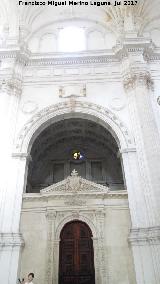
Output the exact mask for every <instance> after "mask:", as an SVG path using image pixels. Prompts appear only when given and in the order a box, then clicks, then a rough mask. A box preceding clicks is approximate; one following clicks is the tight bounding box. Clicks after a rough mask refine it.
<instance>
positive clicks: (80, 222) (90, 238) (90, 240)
mask: <svg viewBox="0 0 160 284" xmlns="http://www.w3.org/2000/svg"><path fill="white" fill-rule="evenodd" d="M70 224H75V226H77V228H78V227H79V226H80V225H81V224H82V225H83V226H84V227H83V228H85V230H87V240H88V241H89V242H90V246H89V250H90V263H91V267H92V273H93V274H94V283H95V264H94V248H93V235H92V231H91V228H90V227H89V226H88V225H87V224H86V223H85V222H83V221H81V220H72V221H70V222H68V223H66V224H65V225H64V227H63V228H62V230H61V234H65V233H64V232H65V230H66V229H67V226H69V225H70ZM61 234H60V243H59V270H58V283H59V282H60V279H59V278H60V275H61V274H60V272H61V269H62V267H61V265H60V258H61V260H62V258H63V241H65V240H67V239H65V238H62V235H61ZM74 237H75V236H74ZM85 238H86V237H85ZM73 240H75V238H74V239H72V241H73ZM79 240H83V238H81V237H79ZM79 252H80V251H79ZM74 256H75V255H74ZM92 280H93V279H92Z"/></svg>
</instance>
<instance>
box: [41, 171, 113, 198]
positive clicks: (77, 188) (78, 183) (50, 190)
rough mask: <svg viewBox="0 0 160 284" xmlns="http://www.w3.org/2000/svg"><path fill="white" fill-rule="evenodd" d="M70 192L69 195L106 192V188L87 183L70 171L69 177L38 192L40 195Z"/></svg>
mask: <svg viewBox="0 0 160 284" xmlns="http://www.w3.org/2000/svg"><path fill="white" fill-rule="evenodd" d="M57 191H59V192H62V191H63V192H66V193H68V192H71V193H74V194H76V193H81V192H85V193H86V192H105V193H107V192H108V187H106V186H103V185H100V184H96V183H94V182H91V181H88V180H86V179H84V178H81V177H80V176H78V172H76V171H75V170H73V171H72V173H71V175H70V176H68V177H67V178H66V179H64V180H63V181H60V182H58V183H55V184H53V185H51V186H49V187H47V188H44V189H42V190H40V193H41V194H43V195H44V194H54V192H57Z"/></svg>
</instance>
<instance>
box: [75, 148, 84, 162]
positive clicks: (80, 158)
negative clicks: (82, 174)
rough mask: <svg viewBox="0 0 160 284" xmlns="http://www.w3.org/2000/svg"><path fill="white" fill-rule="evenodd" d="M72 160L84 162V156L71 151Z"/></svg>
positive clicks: (78, 152) (77, 151)
mask: <svg viewBox="0 0 160 284" xmlns="http://www.w3.org/2000/svg"><path fill="white" fill-rule="evenodd" d="M72 159H73V160H74V161H81V160H84V154H83V153H82V152H81V151H80V150H73V151H72Z"/></svg>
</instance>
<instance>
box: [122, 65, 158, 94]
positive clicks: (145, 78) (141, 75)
mask: <svg viewBox="0 0 160 284" xmlns="http://www.w3.org/2000/svg"><path fill="white" fill-rule="evenodd" d="M123 86H124V89H125V91H126V92H128V91H130V90H133V89H135V88H136V87H137V86H144V87H145V88H147V89H148V90H153V80H152V78H151V74H150V73H149V72H148V71H138V70H137V72H136V71H135V70H134V71H128V72H126V74H125V75H124V77H123Z"/></svg>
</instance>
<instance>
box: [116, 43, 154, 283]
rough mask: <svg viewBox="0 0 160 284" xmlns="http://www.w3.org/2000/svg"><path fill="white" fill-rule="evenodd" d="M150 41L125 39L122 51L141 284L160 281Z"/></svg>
mask: <svg viewBox="0 0 160 284" xmlns="http://www.w3.org/2000/svg"><path fill="white" fill-rule="evenodd" d="M151 48H152V46H150V43H149V42H148V41H146V42H145V40H144V39H143V41H141V42H140V40H138V41H137V43H136V40H131V39H130V40H129V41H128V42H127V41H124V43H123V44H122V46H121V48H120V49H119V51H118V54H119V56H120V60H121V67H122V78H123V85H124V90H125V92H126V96H127V100H128V110H129V114H130V123H131V127H132V131H133V134H134V139H135V145H136V151H135V153H134V152H133V153H131V152H127V151H126V152H125V151H122V158H123V166H124V172H125V177H126V184H127V190H128V198H129V207H130V212H131V219H132V229H131V234H130V237H129V240H130V243H131V246H132V251H133V256H134V264H135V271H136V280H137V284H150V283H152V284H158V283H159V282H160V269H159V267H158V262H159V255H160V254H159V240H158V239H159V237H158V235H159V229H158V228H159V222H160V221H159V220H160V209H159V202H160V193H159V186H160V179H159V177H160V175H159V168H160V143H159V142H160V137H159V134H158V129H157V125H156V121H155V118H154V113H153V110H152V105H151V92H153V91H154V83H153V80H152V77H151V73H150V70H149V66H148V64H147V62H146V61H145V58H146V54H147V53H148V52H149V51H150V49H151Z"/></svg>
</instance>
